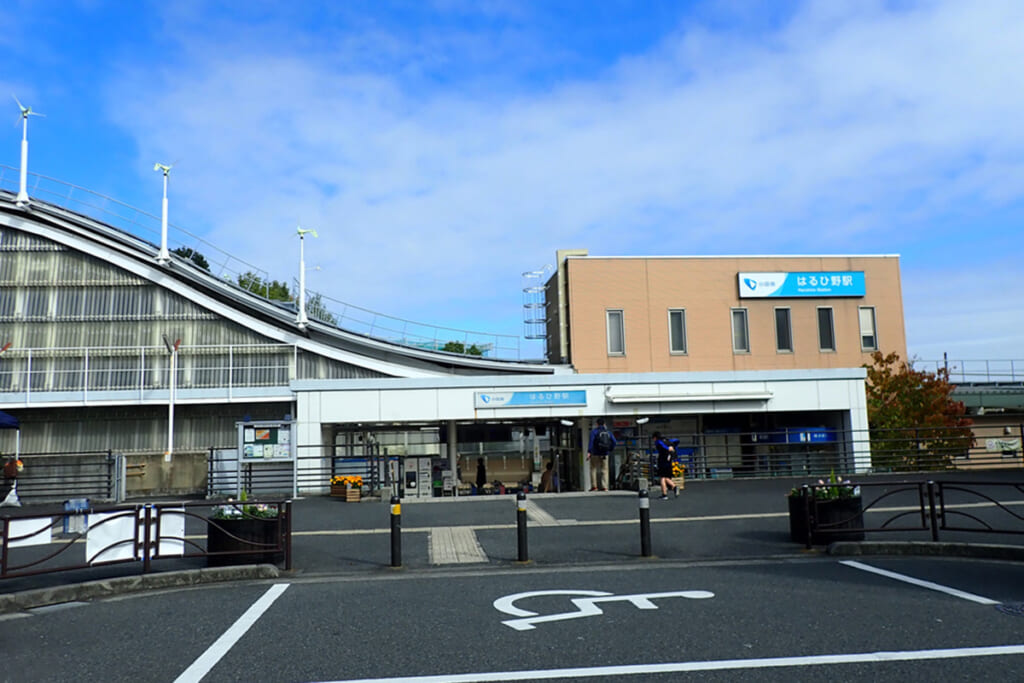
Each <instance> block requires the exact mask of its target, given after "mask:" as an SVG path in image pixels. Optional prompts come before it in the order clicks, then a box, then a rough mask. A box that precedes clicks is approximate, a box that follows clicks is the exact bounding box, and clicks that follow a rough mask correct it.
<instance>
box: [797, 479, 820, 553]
mask: <svg viewBox="0 0 1024 683" xmlns="http://www.w3.org/2000/svg"><path fill="white" fill-rule="evenodd" d="M800 492H801V493H802V494H803V501H802V502H803V505H804V519H805V520H807V538H805V539H804V549H805V550H810V549H811V548H813V547H814V543H813V541H814V527H815V525H816V524H817V520H811V501H812V499H811V494H812V491H811V487H810V486H808V485H807V484H804V485H803V486H802V487H801V488H800ZM813 493H815V494H816V493H817V489H815V490H814V491H813ZM815 512H817V508H815Z"/></svg>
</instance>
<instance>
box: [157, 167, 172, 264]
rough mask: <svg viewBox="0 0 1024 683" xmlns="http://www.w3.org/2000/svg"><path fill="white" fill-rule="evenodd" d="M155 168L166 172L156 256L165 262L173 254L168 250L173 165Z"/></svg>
mask: <svg viewBox="0 0 1024 683" xmlns="http://www.w3.org/2000/svg"><path fill="white" fill-rule="evenodd" d="M172 165H173V164H172ZM153 170H154V171H163V172H164V201H163V205H162V208H163V210H162V211H161V213H160V253H159V254H157V256H156V262H157V263H160V264H163V263H168V262H169V261H170V260H171V254H170V253H169V252H168V251H167V178H168V176H169V175H170V174H171V167H170V166H165V165H164V164H156V165H154V166H153Z"/></svg>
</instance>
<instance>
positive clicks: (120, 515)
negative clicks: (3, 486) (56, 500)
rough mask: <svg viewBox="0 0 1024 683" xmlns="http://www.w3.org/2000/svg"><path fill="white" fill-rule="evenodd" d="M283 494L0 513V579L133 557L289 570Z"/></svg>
mask: <svg viewBox="0 0 1024 683" xmlns="http://www.w3.org/2000/svg"><path fill="white" fill-rule="evenodd" d="M291 529H292V503H291V501H290V500H284V501H282V500H275V501H257V500H253V501H246V502H244V503H242V502H239V503H222V504H212V503H208V502H191V501H189V502H168V503H147V504H137V505H106V506H94V507H89V508H86V509H80V510H73V511H70V510H69V511H66V512H58V511H54V512H50V513H48V514H47V513H44V512H42V511H27V510H17V509H11V508H5V509H4V510H3V512H2V513H0V530H2V532H3V537H2V539H0V579H6V578H12V577H21V576H33V575H37V574H47V573H52V572H67V571H73V570H82V569H90V568H94V567H99V566H109V565H115V564H124V563H136V564H137V565H138V566H140V567H141V570H142V572H143V573H148V572H150V571H152V569H153V563H154V562H166V563H175V562H177V563H184V564H185V565H189V564H190V563H189V560H192V562H191V565H194V564H196V562H195V559H196V558H199V559H201V560H205V564H206V565H209V566H218V565H224V564H239V563H240V564H252V563H283V564H284V568H285V569H291V566H292V553H291Z"/></svg>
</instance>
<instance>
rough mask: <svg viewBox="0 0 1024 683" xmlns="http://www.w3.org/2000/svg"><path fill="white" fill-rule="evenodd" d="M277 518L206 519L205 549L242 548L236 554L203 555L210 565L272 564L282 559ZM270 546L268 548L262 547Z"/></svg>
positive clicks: (224, 550)
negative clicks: (243, 551) (279, 548)
mask: <svg viewBox="0 0 1024 683" xmlns="http://www.w3.org/2000/svg"><path fill="white" fill-rule="evenodd" d="M280 528H281V524H280V522H279V520H278V519H276V518H275V519H250V518H248V517H245V518H241V519H210V520H207V523H206V552H208V553H216V552H232V551H242V550H246V551H249V552H245V553H239V554H237V555H211V556H209V557H207V558H206V562H207V565H208V566H210V567H223V566H226V565H232V564H268V563H269V564H274V563H276V562H279V561H280V560H283V559H284V551H283V550H274V548H278V547H281V539H280V537H279V536H278V532H279V530H280ZM265 547H270V548H271V549H270V550H266V549H263V548H265Z"/></svg>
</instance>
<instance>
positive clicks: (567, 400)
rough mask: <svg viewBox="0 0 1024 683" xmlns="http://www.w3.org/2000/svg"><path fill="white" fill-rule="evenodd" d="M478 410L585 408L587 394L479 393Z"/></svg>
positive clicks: (582, 392) (475, 403)
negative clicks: (538, 407) (556, 407)
mask: <svg viewBox="0 0 1024 683" xmlns="http://www.w3.org/2000/svg"><path fill="white" fill-rule="evenodd" d="M473 405H474V406H475V407H476V408H528V407H530V406H585V405H587V392H586V391H583V390H573V391H478V392H476V393H475V394H473Z"/></svg>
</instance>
